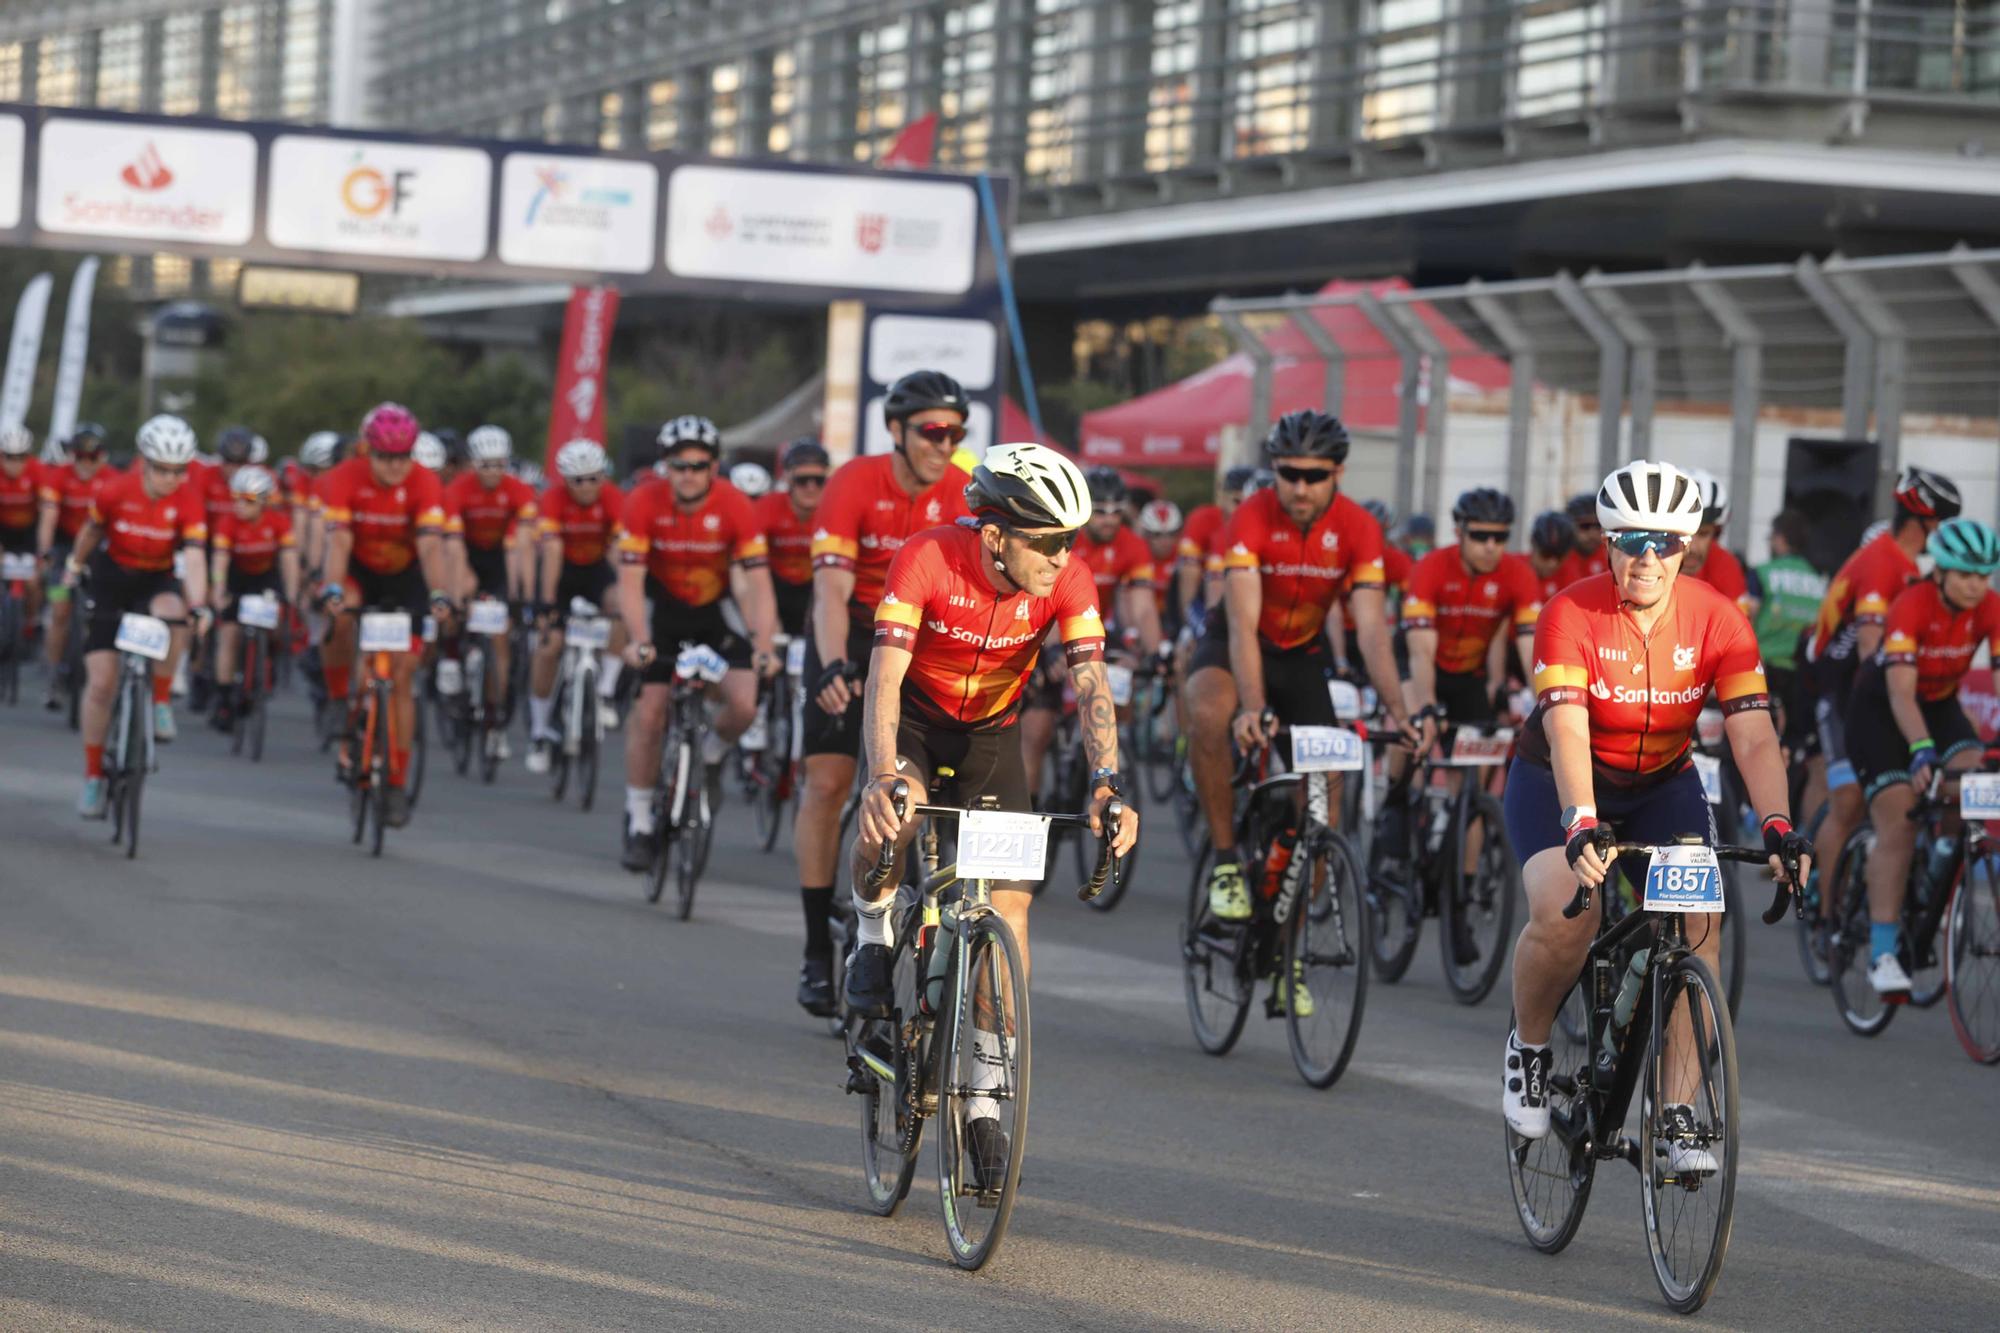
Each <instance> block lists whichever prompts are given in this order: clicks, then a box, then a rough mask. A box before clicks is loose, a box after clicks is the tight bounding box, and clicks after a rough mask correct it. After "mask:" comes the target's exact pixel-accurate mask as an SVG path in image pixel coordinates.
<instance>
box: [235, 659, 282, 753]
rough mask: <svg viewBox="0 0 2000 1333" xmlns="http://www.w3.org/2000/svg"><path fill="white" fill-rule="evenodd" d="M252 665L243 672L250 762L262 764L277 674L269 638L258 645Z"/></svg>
mask: <svg viewBox="0 0 2000 1333" xmlns="http://www.w3.org/2000/svg"><path fill="white" fill-rule="evenodd" d="M251 666H252V669H251V670H249V671H246V672H245V673H244V674H243V679H244V680H245V682H247V684H246V686H245V688H244V692H243V693H244V698H245V702H246V704H247V706H248V707H249V709H250V762H251V763H253V764H261V763H263V762H264V723H265V721H266V719H268V718H269V717H270V713H271V694H272V689H271V686H272V684H273V683H274V682H273V677H274V676H275V674H276V673H275V668H274V667H273V665H272V659H271V646H270V642H269V640H268V639H266V640H264V641H263V642H261V643H259V644H257V645H256V647H255V650H254V658H253V661H252V664H251Z"/></svg>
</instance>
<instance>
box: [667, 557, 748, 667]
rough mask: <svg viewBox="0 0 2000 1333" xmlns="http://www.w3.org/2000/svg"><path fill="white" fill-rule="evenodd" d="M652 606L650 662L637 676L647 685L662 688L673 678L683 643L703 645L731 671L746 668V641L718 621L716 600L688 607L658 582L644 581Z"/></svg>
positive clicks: (724, 623)
mask: <svg viewBox="0 0 2000 1333" xmlns="http://www.w3.org/2000/svg"><path fill="white" fill-rule="evenodd" d="M646 596H647V597H649V598H651V599H652V603H653V660H652V662H651V663H650V664H648V666H647V667H646V670H645V673H644V674H643V675H641V676H640V679H641V680H643V681H644V682H645V683H646V684H648V685H665V684H667V683H669V682H670V681H672V680H673V678H674V660H675V659H676V658H677V657H679V656H680V648H681V645H682V644H684V643H690V644H692V643H705V644H707V645H708V646H709V647H711V648H713V649H715V651H716V652H718V653H721V654H722V660H723V661H725V662H727V663H729V665H730V666H731V667H732V668H734V667H741V668H744V669H748V667H749V666H750V641H749V640H748V639H745V638H744V637H743V636H742V635H740V634H738V633H736V631H734V630H732V629H730V628H729V622H728V621H726V620H724V619H723V618H722V601H721V599H720V598H718V599H716V600H715V601H713V602H710V603H709V604H708V605H707V606H689V605H688V604H687V603H686V602H683V601H680V600H679V599H677V598H675V597H674V596H673V594H671V593H669V592H668V591H667V589H666V586H665V585H664V584H662V583H660V582H659V581H657V580H655V579H652V578H648V579H647V580H646Z"/></svg>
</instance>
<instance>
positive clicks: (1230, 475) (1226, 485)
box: [1222, 467, 1257, 495]
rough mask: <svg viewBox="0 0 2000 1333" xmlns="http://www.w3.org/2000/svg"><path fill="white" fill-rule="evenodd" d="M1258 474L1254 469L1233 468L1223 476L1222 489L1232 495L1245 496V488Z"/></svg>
mask: <svg viewBox="0 0 2000 1333" xmlns="http://www.w3.org/2000/svg"><path fill="white" fill-rule="evenodd" d="M1256 474H1257V469H1256V468H1254V467H1233V468H1231V469H1229V471H1227V472H1225V473H1223V474H1222V489H1223V490H1225V491H1227V492H1229V493H1230V494H1232V495H1241V494H1243V488H1244V487H1245V486H1248V485H1249V484H1250V478H1251V477H1253V476H1255V475H1256Z"/></svg>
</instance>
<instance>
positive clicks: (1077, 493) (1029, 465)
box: [965, 444, 1090, 528]
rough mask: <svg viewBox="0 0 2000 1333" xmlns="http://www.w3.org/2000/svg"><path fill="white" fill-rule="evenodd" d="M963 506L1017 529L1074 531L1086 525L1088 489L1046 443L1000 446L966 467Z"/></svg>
mask: <svg viewBox="0 0 2000 1333" xmlns="http://www.w3.org/2000/svg"><path fill="white" fill-rule="evenodd" d="M965 507H966V508H967V509H969V510H971V511H972V515H973V517H974V518H985V517H986V516H988V515H991V516H994V517H997V518H999V519H1001V520H1003V521H1004V522H1006V523H1007V524H1009V525H1010V526H1013V527H1017V528H1080V527H1082V526H1083V525H1084V524H1086V523H1088V522H1089V521H1090V485H1089V483H1087V482H1085V481H1084V479H1083V473H1081V472H1079V471H1078V470H1077V466H1076V464H1074V463H1072V462H1070V461H1069V460H1068V459H1067V458H1064V457H1063V456H1062V455H1061V454H1059V453H1057V452H1056V451H1055V450H1053V449H1051V448H1049V447H1048V446H1047V445H1043V444H1002V445H998V446H996V447H994V448H992V449H988V450H987V451H986V457H984V458H982V459H980V460H979V464H978V466H976V467H975V468H973V469H972V484H971V485H970V486H967V487H966V488H965Z"/></svg>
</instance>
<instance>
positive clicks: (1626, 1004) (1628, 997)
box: [1611, 949, 1651, 1028]
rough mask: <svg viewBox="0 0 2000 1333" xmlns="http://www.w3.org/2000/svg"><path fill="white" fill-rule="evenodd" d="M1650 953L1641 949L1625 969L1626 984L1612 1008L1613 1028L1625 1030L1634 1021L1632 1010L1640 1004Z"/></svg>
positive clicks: (1619, 991) (1622, 986) (1620, 989)
mask: <svg viewBox="0 0 2000 1333" xmlns="http://www.w3.org/2000/svg"><path fill="white" fill-rule="evenodd" d="M1650 952H1651V950H1649V949H1640V950H1639V951H1638V952H1636V953H1634V954H1633V955H1632V961H1631V962H1630V963H1629V964H1627V965H1626V967H1625V982H1624V984H1623V985H1621V986H1619V988H1618V998H1617V1000H1615V1001H1614V1002H1613V1003H1612V1006H1611V1025H1612V1027H1613V1028H1623V1027H1624V1026H1625V1025H1626V1024H1627V1023H1630V1022H1631V1021H1632V1010H1633V1009H1634V1008H1636V1007H1637V1006H1638V1004H1639V983H1640V982H1641V981H1643V980H1645V978H1646V955H1647V954H1649V953H1650Z"/></svg>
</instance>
